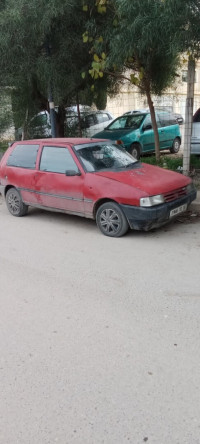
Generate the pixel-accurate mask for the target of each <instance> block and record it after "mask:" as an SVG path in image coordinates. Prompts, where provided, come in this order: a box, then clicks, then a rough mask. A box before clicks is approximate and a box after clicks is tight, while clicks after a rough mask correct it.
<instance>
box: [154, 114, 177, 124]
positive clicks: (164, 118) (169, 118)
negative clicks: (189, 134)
mask: <svg viewBox="0 0 200 444" xmlns="http://www.w3.org/2000/svg"><path fill="white" fill-rule="evenodd" d="M158 116H159V119H160V123H161V126H170V125H177V121H176V119H175V117H174V116H173V115H172V114H170V113H159V114H158Z"/></svg>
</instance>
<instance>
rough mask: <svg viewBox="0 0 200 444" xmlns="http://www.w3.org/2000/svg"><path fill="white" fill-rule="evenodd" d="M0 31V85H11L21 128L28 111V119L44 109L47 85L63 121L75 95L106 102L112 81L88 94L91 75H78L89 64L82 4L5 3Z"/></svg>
mask: <svg viewBox="0 0 200 444" xmlns="http://www.w3.org/2000/svg"><path fill="white" fill-rule="evenodd" d="M0 28H1V36H0V54H1V57H0V85H1V86H8V85H9V86H12V87H14V93H13V106H14V113H15V121H16V122H18V124H19V123H20V124H21V125H20V126H22V125H23V124H24V121H25V119H26V116H27V109H28V115H29V116H31V115H34V114H35V112H36V111H41V110H44V109H48V100H47V98H48V87H49V84H50V83H51V88H52V91H53V96H54V101H55V103H56V105H58V109H59V112H58V115H57V116H58V118H61V117H62V119H63V116H64V112H63V111H64V108H65V107H66V106H69V105H71V104H74V103H76V100H77V93H78V96H79V101H80V102H81V101H82V100H84V102H85V103H86V104H91V103H92V102H95V101H96V102H97V103H99V102H101V103H103V104H105V91H106V90H107V89H109V88H111V89H112V81H110V80H109V79H108V78H105V79H103V80H102V82H101V81H100V80H99V81H98V84H97V87H96V88H95V91H92V90H91V86H92V83H93V81H92V79H91V77H90V76H88V77H87V78H84V76H82V75H81V73H82V72H88V70H89V67H90V64H91V60H92V55H91V54H90V53H89V52H88V51H87V50H86V48H85V45H84V43H83V39H82V33H83V32H84V29H85V13H84V11H83V9H82V1H81V0H65V1H63V0H62V1H61V0H50V1H48V2H47V1H44V0H31V2H30V1H28V0H4V4H2V5H1V9H0ZM102 98H103V101H102ZM62 124H63V121H62ZM59 127H60V128H61V125H59ZM62 132H63V125H62V129H61V132H60V135H63V134H62Z"/></svg>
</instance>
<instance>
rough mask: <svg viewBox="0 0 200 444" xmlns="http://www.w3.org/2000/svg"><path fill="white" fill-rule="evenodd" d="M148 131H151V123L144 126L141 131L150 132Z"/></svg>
mask: <svg viewBox="0 0 200 444" xmlns="http://www.w3.org/2000/svg"><path fill="white" fill-rule="evenodd" d="M150 129H152V125H151V123H148V125H144V126H143V131H147V130H150Z"/></svg>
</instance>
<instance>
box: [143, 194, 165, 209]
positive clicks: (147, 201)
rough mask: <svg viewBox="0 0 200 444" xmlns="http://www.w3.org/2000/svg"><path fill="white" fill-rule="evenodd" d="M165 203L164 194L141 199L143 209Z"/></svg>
mask: <svg viewBox="0 0 200 444" xmlns="http://www.w3.org/2000/svg"><path fill="white" fill-rule="evenodd" d="M162 203H164V197H163V195H162V194H157V195H156V196H149V197H141V199H140V206H141V207H153V206H154V205H160V204H162Z"/></svg>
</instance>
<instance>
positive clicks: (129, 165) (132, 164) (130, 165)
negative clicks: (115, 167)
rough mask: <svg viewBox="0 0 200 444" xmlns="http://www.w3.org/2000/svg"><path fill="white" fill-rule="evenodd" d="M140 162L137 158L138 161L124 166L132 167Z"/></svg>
mask: <svg viewBox="0 0 200 444" xmlns="http://www.w3.org/2000/svg"><path fill="white" fill-rule="evenodd" d="M138 162H139V160H136V162H131V163H128V165H126V166H125V167H124V168H130V167H132V166H134V165H135V164H136V163H138Z"/></svg>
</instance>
